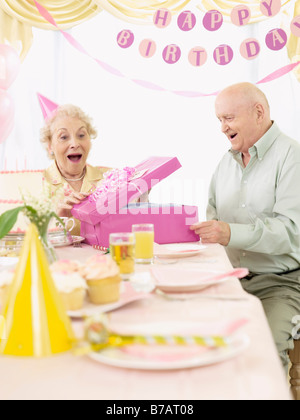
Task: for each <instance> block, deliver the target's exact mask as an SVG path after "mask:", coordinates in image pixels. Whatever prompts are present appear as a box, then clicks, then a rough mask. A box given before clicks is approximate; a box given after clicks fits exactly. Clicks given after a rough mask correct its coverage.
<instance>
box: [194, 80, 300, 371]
mask: <svg viewBox="0 0 300 420" xmlns="http://www.w3.org/2000/svg"><path fill="white" fill-rule="evenodd" d="M215 109H216V114H217V117H218V119H219V121H220V123H221V129H222V132H223V133H224V134H225V135H226V137H227V139H228V140H229V142H230V144H231V149H230V150H229V152H228V153H227V154H226V155H225V156H224V157H223V159H222V160H221V162H220V163H219V165H218V167H217V169H216V171H215V173H214V175H213V178H212V181H211V185H210V191H209V204H208V208H207V220H208V221H206V222H203V223H199V224H197V225H194V226H192V227H191V229H193V230H194V231H195V232H196V233H197V234H199V235H200V238H201V239H202V242H203V243H219V244H221V245H224V246H225V247H226V251H227V254H228V257H229V259H230V261H231V263H232V265H233V266H234V267H239V266H241V267H247V268H248V269H249V271H250V275H249V276H247V277H246V278H244V279H242V285H243V287H244V289H245V290H246V291H247V292H249V293H251V294H253V295H255V296H257V297H258V298H260V300H261V302H262V304H263V307H264V310H265V313H266V316H267V318H268V321H269V324H270V327H271V330H272V333H273V337H274V340H275V343H276V345H277V349H278V352H279V355H280V358H281V360H282V363H283V366H284V367H285V368H286V369H287V367H288V355H287V352H288V350H289V349H291V348H293V338H292V329H293V327H294V326H293V324H292V319H293V318H294V317H295V316H296V315H299V314H300V144H299V143H297V142H296V141H295V140H292V139H291V138H289V137H287V136H286V135H284V134H283V133H282V132H281V131H280V130H279V128H278V126H277V124H276V123H275V122H273V121H272V120H271V118H270V108H269V104H268V101H267V99H266V97H265V95H264V93H263V92H262V91H261V90H259V89H258V88H257V87H256V86H255V85H252V84H250V83H239V84H235V85H233V86H229V87H227V88H226V89H224V90H223V91H222V92H220V93H219V94H218V96H217V99H216V103H215Z"/></svg>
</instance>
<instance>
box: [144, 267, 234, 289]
mask: <svg viewBox="0 0 300 420" xmlns="http://www.w3.org/2000/svg"><path fill="white" fill-rule="evenodd" d="M151 272H152V275H153V277H154V279H155V285H156V288H157V289H160V290H162V291H164V292H173V293H182V292H196V291H199V290H202V289H205V288H207V287H209V286H212V285H215V284H221V283H224V282H225V281H227V280H229V279H230V278H232V277H230V276H229V275H227V274H226V273H224V272H220V271H213V270H205V271H203V270H196V269H190V268H188V269H183V268H180V267H175V266H172V267H162V266H161V267H156V266H153V267H152V268H151ZM222 274H224V277H222V278H215V277H216V276H220V275H222Z"/></svg>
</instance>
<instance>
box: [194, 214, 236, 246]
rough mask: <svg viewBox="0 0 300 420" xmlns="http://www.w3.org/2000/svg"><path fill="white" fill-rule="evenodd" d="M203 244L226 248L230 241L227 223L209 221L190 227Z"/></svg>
mask: <svg viewBox="0 0 300 420" xmlns="http://www.w3.org/2000/svg"><path fill="white" fill-rule="evenodd" d="M191 230H194V231H195V233H196V234H197V235H199V236H200V239H201V241H202V243H203V244H216V243H217V244H220V245H223V246H227V245H228V244H229V241H230V236H231V231H230V226H229V224H228V223H225V222H221V221H217V220H210V221H208V222H202V223H198V224H196V225H193V226H191Z"/></svg>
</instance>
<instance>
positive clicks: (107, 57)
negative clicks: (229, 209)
mask: <svg viewBox="0 0 300 420" xmlns="http://www.w3.org/2000/svg"><path fill="white" fill-rule="evenodd" d="M291 11H292V9H291ZM194 13H195V14H196V16H197V25H196V27H195V28H194V29H193V30H192V31H190V32H182V31H180V30H179V29H178V27H177V22H176V21H177V19H175V18H173V21H172V23H171V25H170V26H169V27H168V28H166V29H158V28H156V27H154V26H152V25H150V26H149V25H134V24H129V23H127V22H124V21H122V20H118V19H116V18H114V17H113V16H111V15H110V14H108V13H106V12H102V13H100V14H99V15H98V16H96V17H95V18H93V19H92V20H90V21H88V22H86V23H84V24H82V25H80V26H78V27H75V28H73V29H72V30H71V31H70V32H71V33H72V35H73V36H74V37H75V38H76V39H77V40H78V41H79V42H80V43H81V44H82V45H83V46H84V47H85V48H86V49H87V50H88V51H89V53H90V54H91V55H92V56H94V57H97V58H99V59H100V60H102V61H104V62H106V63H108V64H110V65H112V66H113V67H115V68H117V69H119V70H120V71H121V72H122V73H123V74H124V75H125V76H126V77H125V78H119V77H116V76H114V75H112V74H110V73H108V72H106V71H105V70H103V69H102V68H101V67H100V66H99V65H97V64H96V62H95V61H94V60H92V59H90V58H89V57H87V56H85V55H83V54H81V53H79V52H78V51H77V50H75V49H74V48H73V47H71V46H70V45H69V44H68V43H67V41H66V40H65V39H64V38H63V36H62V35H61V34H60V33H58V32H54V31H44V30H38V29H34V43H33V46H32V48H31V50H30V52H29V54H28V56H27V57H26V59H25V61H24V63H23V64H22V68H21V71H20V74H19V76H18V79H17V80H16V81H15V83H14V84H13V86H12V87H11V89H10V90H9V91H10V93H11V94H12V96H13V98H14V102H15V108H16V118H15V128H14V130H13V132H12V133H11V135H10V137H9V138H8V139H7V140H6V142H5V143H4V144H2V145H0V170H3V169H7V170H15V169H25V168H26V169H41V168H45V167H47V166H48V165H49V164H50V161H49V160H48V158H47V156H46V152H45V150H44V149H43V148H42V146H41V145H40V143H39V130H40V128H41V127H42V125H43V118H42V113H41V110H40V108H39V104H38V100H37V96H36V93H37V92H39V93H41V94H43V95H45V96H47V97H48V98H50V99H51V100H53V101H55V102H57V103H61V104H62V103H74V104H76V105H79V106H80V107H81V108H82V109H83V110H84V111H86V112H87V113H88V114H89V115H90V116H91V117H93V120H94V123H95V125H96V127H97V128H98V132H99V135H98V138H97V139H95V140H94V144H93V149H92V152H91V154H90V159H89V162H90V163H91V164H93V165H103V166H111V167H120V168H121V167H124V166H127V165H135V164H137V163H138V162H139V161H141V160H144V159H145V158H147V157H148V156H154V155H161V156H177V157H178V159H179V160H180V162H181V164H182V169H180V170H179V171H177V172H176V173H175V174H173V175H172V176H170V177H169V178H168V179H167V180H165V181H163V182H162V183H161V185H159V186H156V187H155V188H154V190H153V191H152V193H151V197H150V198H151V201H153V202H158V201H159V202H170V201H172V202H176V203H181V204H192V205H197V206H199V212H200V218H204V217H205V207H206V197H207V189H208V185H209V182H210V178H211V175H212V173H213V171H214V169H215V167H216V165H217V163H218V161H219V160H220V158H221V157H222V155H223V154H224V153H225V152H226V151H227V150H228V148H229V144H228V142H227V139H226V138H225V136H224V135H222V134H221V132H220V127H219V122H218V120H217V118H216V117H215V114H214V99H215V98H214V97H213V96H212V97H202V98H185V97H181V96H177V95H175V94H173V93H171V92H170V91H172V90H193V91H199V92H204V93H210V92H215V91H217V90H220V89H222V88H224V87H225V86H227V85H229V84H232V83H236V82H239V81H249V82H253V83H256V82H257V81H258V80H260V79H262V78H263V77H265V76H266V75H268V74H269V73H271V72H273V71H274V70H276V69H278V68H279V67H282V66H284V65H286V64H288V63H289V60H288V57H287V52H286V49H285V48H284V49H283V50H281V51H277V52H274V51H270V50H269V49H268V48H267V47H266V45H265V43H264V38H265V35H266V34H267V32H268V31H269V30H270V29H274V28H276V27H280V25H281V23H282V16H281V15H277V16H275V17H273V18H270V19H267V20H266V21H264V22H262V23H259V24H253V25H247V27H245V28H239V27H236V26H234V25H233V24H230V23H228V24H224V25H223V27H222V28H221V29H220V30H219V31H217V32H211V33H210V32H208V31H206V30H205V29H204V28H203V26H202V18H203V15H202V14H201V12H199V10H195V11H194ZM123 29H129V30H131V31H132V32H133V33H134V35H135V43H134V44H133V46H132V47H130V48H129V49H127V50H124V49H121V48H120V47H119V46H118V45H117V43H116V37H117V34H118V33H119V32H120V31H121V30H123ZM0 30H1V29H0ZM249 37H255V38H256V39H258V40H259V42H260V44H261V53H260V55H259V57H258V58H256V59H254V60H252V61H247V60H245V59H243V58H242V57H241V56H240V55H239V45H240V43H241V42H242V41H243V40H244V39H246V38H249ZM144 38H152V39H153V40H154V41H155V42H156V43H157V53H156V55H155V56H154V57H153V58H151V59H145V58H142V57H141V56H140V54H139V51H138V45H139V43H140V41H142V40H143V39H144ZM173 43H175V44H177V45H178V46H180V48H181V50H182V58H181V60H180V61H179V62H178V63H176V64H173V65H169V64H166V63H165V62H164V61H163V59H162V56H161V52H162V50H163V48H164V47H165V46H166V45H168V44H173ZM225 43H227V44H229V45H230V46H231V47H232V48H233V50H234V53H235V56H234V59H233V61H232V62H231V63H230V64H229V65H227V66H218V65H217V64H216V63H215V62H214V61H213V58H212V52H213V49H214V48H216V47H217V46H218V45H220V44H225ZM196 45H201V46H203V47H204V48H205V49H206V50H207V52H208V55H209V57H208V61H207V63H206V64H205V65H204V66H203V67H200V68H195V67H193V66H192V65H191V64H190V63H189V62H188V60H187V54H188V52H189V50H190V49H191V48H192V47H194V46H196ZM132 79H143V80H146V81H149V82H153V83H156V84H158V85H160V86H162V87H164V88H166V89H167V90H168V92H158V91H152V90H148V89H145V88H143V87H140V86H138V85H135V84H134V83H133V82H132V81H131V80H132ZM260 87H261V89H262V90H263V91H264V92H265V93H266V95H267V96H268V98H269V102H270V105H271V111H272V118H273V119H275V120H276V121H277V123H278V124H279V126H280V127H281V129H282V131H284V132H286V133H287V134H289V135H290V136H292V137H294V138H296V139H297V140H299V141H300V127H299V123H298V120H299V109H300V107H299V102H300V95H299V93H300V84H299V82H298V81H297V80H296V78H295V76H294V74H293V73H291V74H289V75H286V76H284V77H282V78H280V79H278V80H276V81H273V82H270V83H267V84H263V85H260Z"/></svg>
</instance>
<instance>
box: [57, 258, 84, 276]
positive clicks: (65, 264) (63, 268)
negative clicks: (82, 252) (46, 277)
mask: <svg viewBox="0 0 300 420" xmlns="http://www.w3.org/2000/svg"><path fill="white" fill-rule="evenodd" d="M50 268H51V271H52V272H67V273H75V272H78V271H79V270H80V268H81V264H80V263H79V262H78V261H74V260H58V261H55V262H54V263H53V264H51V267H50Z"/></svg>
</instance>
